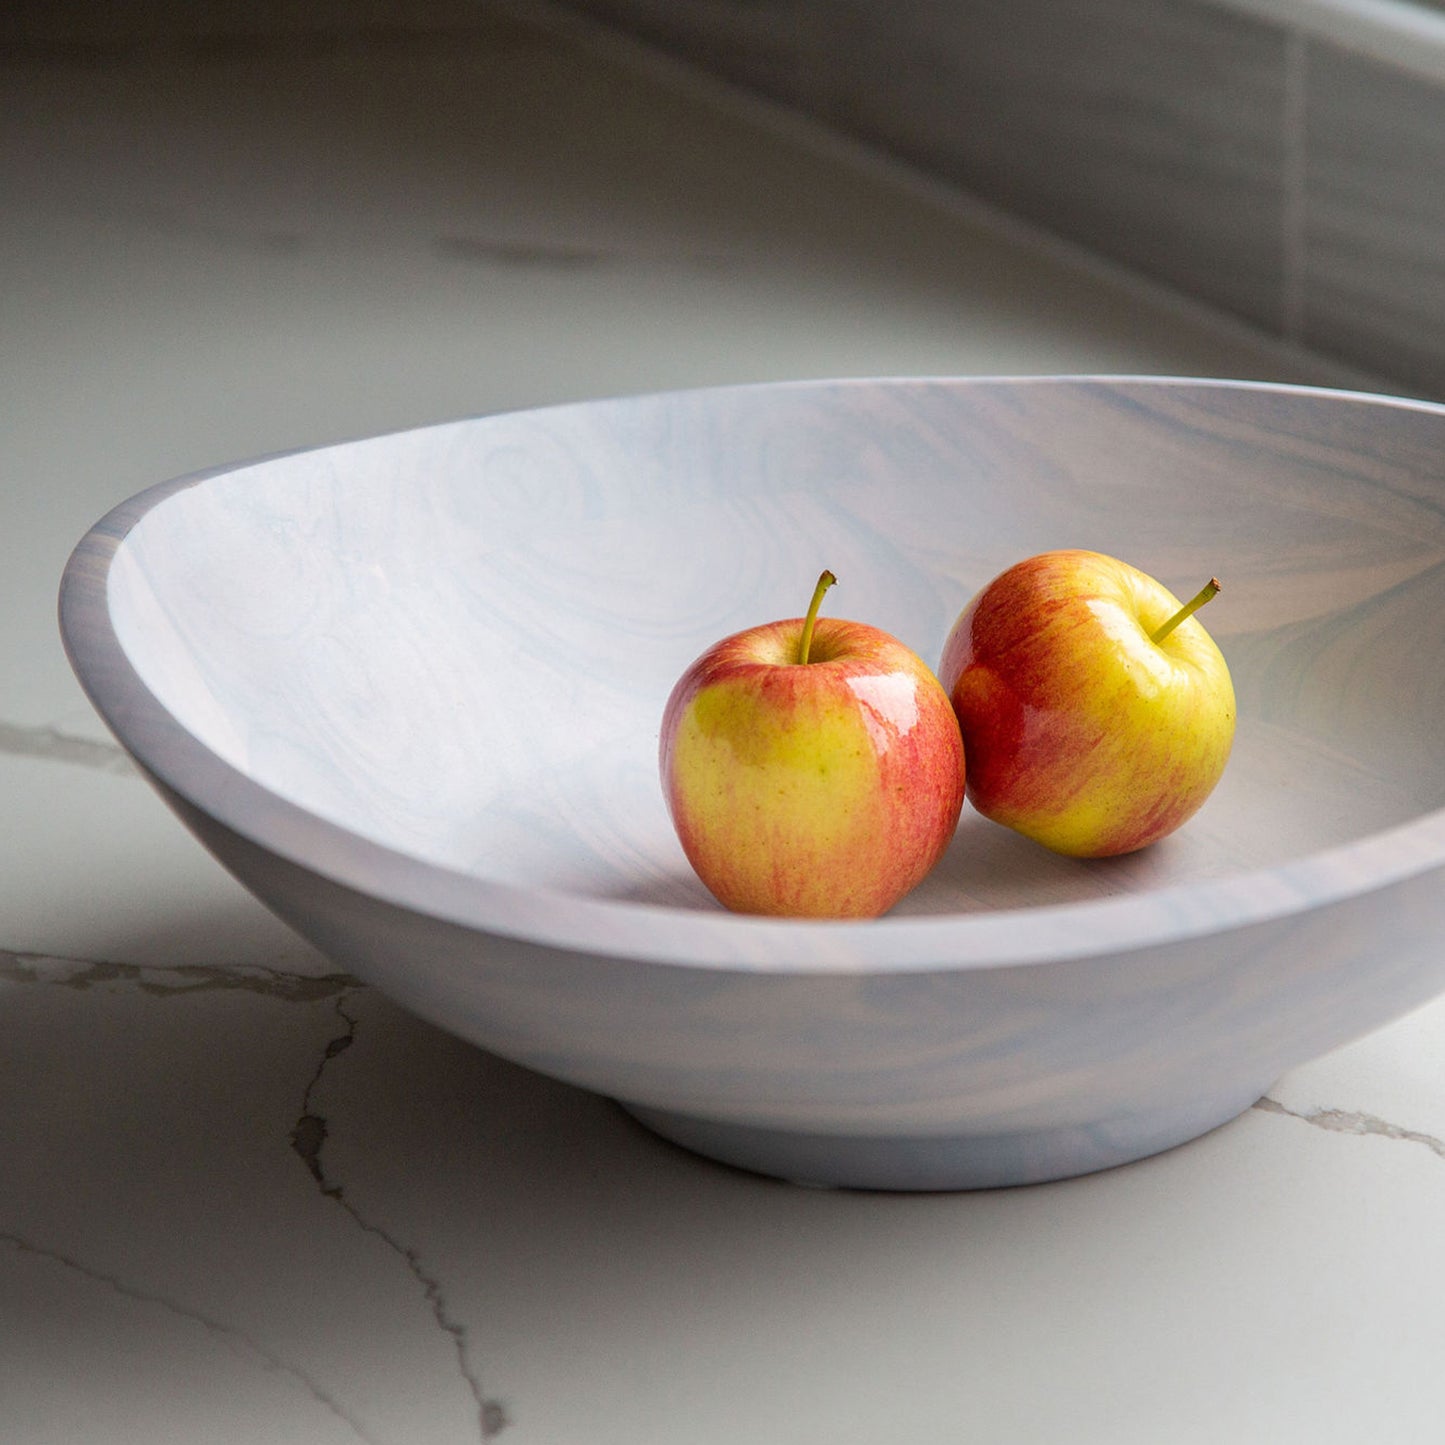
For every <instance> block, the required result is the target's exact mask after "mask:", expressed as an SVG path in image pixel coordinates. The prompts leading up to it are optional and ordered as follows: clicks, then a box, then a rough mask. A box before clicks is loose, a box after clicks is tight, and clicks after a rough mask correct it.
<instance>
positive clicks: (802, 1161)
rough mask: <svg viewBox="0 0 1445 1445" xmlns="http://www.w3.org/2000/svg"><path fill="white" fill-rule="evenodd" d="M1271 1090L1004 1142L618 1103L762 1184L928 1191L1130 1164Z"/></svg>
mask: <svg viewBox="0 0 1445 1445" xmlns="http://www.w3.org/2000/svg"><path fill="white" fill-rule="evenodd" d="M1267 1089H1268V1083H1265V1084H1262V1085H1260V1086H1259V1087H1258V1088H1250V1089H1245V1090H1231V1091H1230V1092H1229V1093H1228V1094H1227V1095H1214V1096H1209V1097H1207V1098H1196V1099H1190V1100H1188V1101H1187V1102H1185V1103H1183V1104H1178V1105H1175V1106H1173V1107H1170V1108H1165V1109H1153V1110H1148V1111H1145V1112H1141V1113H1135V1114H1129V1115H1125V1116H1123V1117H1119V1118H1113V1119H1105V1120H1101V1121H1099V1122H1097V1123H1092V1124H1074V1125H1068V1126H1065V1127H1061V1128H1053V1129H1030V1130H1021V1131H1019V1132H1017V1133H998V1134H916V1135H876V1134H815V1133H808V1132H803V1131H794V1130H790V1129H774V1128H766V1127H761V1126H758V1125H752V1124H736V1123H729V1122H727V1121H724V1120H719V1119H705V1118H700V1117H698V1116H697V1115H693V1114H677V1113H672V1112H671V1111H669V1110H666V1109H654V1108H649V1107H647V1106H645V1105H640V1104H629V1103H627V1102H626V1101H625V1100H620V1101H619V1102H620V1103H621V1105H622V1108H623V1109H625V1110H626V1111H627V1113H629V1114H631V1115H632V1117H633V1118H634V1119H636V1120H637V1121H638V1122H639V1123H640V1124H642V1125H643V1126H644V1127H646V1128H647V1129H650V1130H651V1131H652V1132H653V1133H655V1134H658V1135H660V1136H661V1137H662V1138H664V1139H667V1140H669V1141H670V1142H672V1143H674V1144H679V1145H681V1146H682V1147H683V1148H684V1149H687V1150H690V1151H691V1152H693V1153H695V1154H702V1155H705V1156H706V1157H707V1158H709V1159H715V1160H717V1161H718V1162H720V1163H723V1164H732V1165H735V1166H737V1167H738V1168H741V1169H747V1170H751V1171H752V1172H753V1173H756V1174H768V1175H772V1176H773V1177H775V1178H779V1179H785V1180H787V1181H788V1182H789V1183H793V1184H802V1185H807V1186H810V1187H813V1188H835V1189H880V1190H892V1191H910V1190H911V1191H921V1190H963V1189H998V1188H1003V1187H1006V1186H1010V1185H1017V1184H1042V1183H1046V1182H1048V1181H1049V1180H1054V1179H1068V1178H1072V1177H1073V1176H1075V1175H1078V1174H1092V1173H1094V1172H1096V1171H1097V1170H1100V1169H1112V1168H1114V1167H1115V1166H1117V1165H1120V1164H1129V1163H1132V1162H1133V1161H1135V1160H1137V1159H1144V1158H1147V1157H1148V1156H1149V1155H1151V1154H1159V1153H1162V1152H1163V1151H1164V1150H1166V1149H1172V1148H1175V1147H1176V1146H1177V1145H1180V1144H1185V1143H1188V1142H1189V1141H1190V1140H1191V1139H1197V1138H1198V1137H1199V1136H1200V1135H1202V1134H1207V1133H1209V1132H1210V1130H1212V1129H1217V1128H1218V1127H1219V1126H1220V1125H1221V1124H1226V1123H1228V1122H1229V1121H1230V1120H1231V1119H1234V1118H1236V1117H1237V1116H1238V1115H1240V1114H1242V1113H1243V1112H1244V1111H1245V1110H1246V1109H1248V1108H1249V1107H1250V1105H1251V1104H1253V1103H1254V1102H1255V1101H1256V1100H1257V1099H1259V1098H1260V1097H1261V1096H1262V1095H1263V1094H1264V1093H1265V1092H1266V1091H1267Z"/></svg>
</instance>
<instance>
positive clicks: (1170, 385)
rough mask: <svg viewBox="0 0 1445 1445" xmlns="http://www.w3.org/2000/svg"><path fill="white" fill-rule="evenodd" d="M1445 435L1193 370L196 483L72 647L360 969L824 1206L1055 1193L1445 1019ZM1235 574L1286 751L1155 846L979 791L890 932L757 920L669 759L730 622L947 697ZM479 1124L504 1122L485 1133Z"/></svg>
mask: <svg viewBox="0 0 1445 1445" xmlns="http://www.w3.org/2000/svg"><path fill="white" fill-rule="evenodd" d="M1442 504H1445V408H1440V407H1436V406H1432V405H1427V404H1416V403H1407V402H1401V401H1396V400H1390V399H1386V398H1379V397H1372V396H1367V395H1358V394H1347V393H1335V392H1325V391H1315V390H1309V389H1300V388H1285V387H1274V386H1267V385H1251V384H1235V383H1214V382H1196V381H1179V380H1168V379H1147V378H1145V379H1121V378H1112V379H1111V378H1095V379H1087V378H1083V379H1081V378H1051V379H1025V380H918V381H911V380H884V381H853V382H828V383H816V384H815V383H799V384H793V385H768V386H757V387H740V388H726V389H718V390H707V391H699V392H689V393H679V394H672V395H660V396H649V397H642V398H632V399H622V400H615V401H600V402H595V403H588V404H582V405H573V406H565V407H559V408H550V409H546V410H540V411H535V412H530V413H519V414H512V415H504V416H494V417H484V418H481V419H477V420H470V421H463V422H459V423H456V424H452V425H444V426H437V427H431V428H427V429H424V430H419V431H414V432H409V433H405V434H401V435H393V436H384V437H379V438H376V439H372V440H367V441H360V442H356V443H353V444H349V445H341V446H332V447H326V448H323V449H321V450H316V451H309V452H303V453H297V454H293V455H288V456H280V457H275V458H271V459H268V460H264V461H259V462H255V463H251V464H247V465H241V466H234V467H228V468H224V469H221V470H218V471H214V472H210V473H207V474H205V475H202V476H198V477H191V478H186V479H182V480H180V481H176V482H171V483H167V484H165V485H161V486H158V487H155V488H153V489H151V490H149V491H147V492H144V493H142V494H141V495H140V496H138V497H136V498H135V499H133V500H132V501H130V502H128V503H126V504H124V505H123V506H121V507H119V508H117V509H116V510H115V511H114V512H112V513H111V514H110V515H109V516H107V517H106V518H105V519H104V520H103V521H101V522H100V523H99V524H98V525H97V526H96V527H95V528H94V529H93V530H92V531H91V532H90V533H89V534H88V535H87V536H86V537H85V538H84V539H83V541H82V542H81V544H80V545H79V547H78V548H77V550H76V552H75V554H74V556H73V558H72V560H71V562H70V564H69V566H68V568H67V571H66V573H65V577H64V580H63V584H62V588H61V621H62V631H63V635H64V640H65V643H66V646H67V649H68V652H69V655H70V657H71V660H72V663H73V665H74V667H75V669H76V671H77V673H78V675H79V677H80V679H81V681H82V683H83V685H84V686H85V688H86V689H87V691H88V693H89V695H90V697H91V699H92V700H93V702H94V704H95V706H96V707H97V709H98V710H99V712H100V713H101V714H102V716H103V717H104V718H105V720H106V721H107V723H108V724H109V725H110V727H111V728H112V729H113V731H114V732H115V734H116V736H117V737H118V739H119V740H120V742H121V743H122V744H123V745H124V747H125V748H126V749H127V750H128V751H129V752H130V754H131V755H132V756H133V757H134V758H135V760H136V761H137V762H138V763H139V765H140V766H141V768H142V769H143V770H144V771H145V773H146V774H147V775H148V776H149V777H150V778H151V779H152V780H153V782H154V783H155V785H156V786H157V787H158V788H159V790H160V791H161V793H162V794H163V795H164V796H165V797H166V798H167V800H168V801H169V802H170V803H171V804H172V805H173V806H174V808H175V809H176V811H177V812H178V813H179V814H180V816H181V817H182V818H183V819H184V820H185V821H186V823H187V824H189V826H190V827H191V828H192V829H193V830H194V832H195V833H196V835H197V836H198V838H199V839H200V840H201V841H202V842H203V843H204V844H205V845H206V846H207V847H208V848H210V849H211V850H212V851H213V852H214V853H215V855H216V856H217V857H218V858H219V859H220V860H221V861H222V862H223V863H224V864H225V865H226V866H227V867H229V868H230V869H231V870H232V871H233V872H234V873H235V875H236V876H237V877H238V878H240V879H241V880H242V882H244V883H245V884H246V885H248V886H249V887H250V888H251V889H252V890H253V891H254V892H255V893H256V894H257V895H258V896H259V897H260V898H261V899H263V900H264V901H265V902H266V903H268V904H269V905H270V906H271V907H272V908H273V909H274V910H275V911H276V912H277V913H278V914H280V915H281V917H283V918H284V919H287V920H289V922H290V923H291V924H292V925H294V926H295V928H296V929H298V930H299V931H300V932H301V933H303V934H305V935H306V936H307V937H309V938H310V939H312V940H313V941H314V942H315V943H316V944H318V945H319V946H320V947H321V948H322V949H323V950H325V951H326V952H327V953H329V954H330V955H331V956H332V957H333V958H334V959H335V960H336V961H337V962H338V963H339V964H341V965H343V966H345V967H346V968H348V969H350V970H352V971H354V972H355V973H356V974H357V975H359V976H361V977H362V978H364V979H367V980H370V981H371V982H373V983H374V984H375V985H376V986H377V987H379V988H381V989H382V990H384V991H385V992H387V993H388V994H390V995H391V996H392V997H394V998H395V999H397V1000H398V1001H400V1002H401V1003H403V1004H405V1005H407V1006H409V1007H410V1008H412V1009H414V1010H415V1011H416V1012H417V1013H419V1014H421V1015H423V1016H425V1017H426V1018H428V1019H431V1020H433V1021H435V1022H436V1023H437V1024H440V1025H441V1026H443V1027H444V1028H446V1029H449V1030H452V1031H454V1032H456V1033H457V1034H459V1035H462V1036H463V1037H465V1038H467V1039H470V1040H473V1041H475V1042H476V1043H477V1044H479V1045H481V1046H483V1047H485V1048H487V1049H490V1050H494V1051H495V1052H496V1053H498V1054H500V1055H504V1056H506V1057H507V1058H510V1059H513V1060H516V1061H519V1062H520V1063H522V1064H525V1065H528V1066H530V1067H532V1068H534V1069H537V1070H540V1071H542V1072H544V1073H547V1074H551V1075H554V1076H556V1077H558V1078H561V1079H566V1080H570V1081H572V1082H575V1083H577V1084H580V1085H582V1086H584V1087H586V1088H588V1089H592V1090H597V1091H600V1092H602V1093H604V1094H607V1095H610V1096H612V1097H613V1098H615V1099H617V1100H618V1101H620V1102H621V1103H622V1104H623V1105H624V1106H625V1107H626V1108H628V1109H629V1110H631V1111H632V1112H633V1113H634V1114H635V1115H636V1116H637V1117H638V1118H639V1119H641V1120H643V1121H644V1122H645V1123H646V1124H648V1125H649V1126H651V1127H652V1128H653V1129H655V1130H657V1131H658V1132H660V1133H662V1134H664V1135H666V1136H668V1137H670V1138H672V1139H674V1140H676V1141H678V1142H680V1143H682V1144H684V1145H686V1146H688V1147H690V1148H692V1149H694V1150H697V1151H700V1152H702V1153H705V1154H709V1155H712V1156H714V1157H716V1158H719V1159H722V1160H727V1161H730V1162H733V1163H737V1164H741V1165H743V1166H745V1167H749V1168H752V1169H756V1170H761V1171H765V1172H769V1173H774V1174H778V1175H781V1176H784V1177H787V1178H793V1179H798V1180H805V1181H809V1182H818V1183H832V1184H843V1185H857V1186H864V1187H880V1188H890V1189H912V1188H960V1187H977V1186H990V1185H1002V1184H1017V1183H1024V1182H1029V1181H1038V1180H1044V1179H1052V1178H1058V1177H1062V1176H1066V1175H1070V1174H1076V1173H1081V1172H1085V1171H1088V1170H1094V1169H1099V1168H1103V1167H1106V1166H1109V1165H1114V1164H1119V1163H1122V1162H1125V1161H1128V1160H1132V1159H1136V1158H1139V1157H1142V1156H1144V1155H1147V1154H1149V1153H1152V1152H1154V1151H1157V1150H1160V1149H1163V1148H1166V1147H1169V1146H1172V1145H1175V1144H1179V1143H1181V1142H1183V1141H1185V1140H1187V1139H1191V1138H1193V1137H1195V1136H1197V1135H1198V1134H1200V1133H1202V1132H1204V1131H1206V1130H1208V1129H1210V1128H1212V1127H1214V1126H1216V1125H1218V1124H1221V1123H1223V1122H1224V1121H1225V1120H1227V1119H1229V1118H1231V1117H1233V1116H1234V1115H1235V1114H1237V1113H1238V1112H1239V1111H1240V1110H1242V1109H1244V1108H1246V1107H1247V1106H1248V1105H1249V1104H1250V1103H1251V1102H1253V1101H1254V1100H1255V1099H1256V1098H1257V1097H1258V1096H1259V1095H1260V1094H1261V1093H1262V1092H1263V1091H1265V1090H1266V1089H1267V1087H1268V1086H1269V1085H1270V1083H1271V1082H1272V1081H1273V1080H1274V1079H1275V1078H1276V1077H1277V1076H1278V1075H1279V1074H1280V1073H1281V1072H1283V1071H1284V1070H1287V1069H1289V1068H1290V1067H1291V1066H1293V1065H1296V1064H1299V1063H1301V1062H1302V1061H1304V1060H1306V1059H1309V1058H1311V1057H1312V1056H1315V1055H1318V1054H1320V1053H1322V1052H1324V1051H1326V1050H1329V1049H1331V1048H1333V1047H1336V1046H1337V1045H1340V1044H1342V1043H1344V1042H1346V1041H1347V1040H1349V1039H1351V1038H1353V1037H1355V1036H1357V1035H1359V1034H1361V1033H1363V1032H1365V1031H1367V1030H1369V1029H1371V1028H1373V1027H1375V1026H1377V1025H1380V1024H1383V1023H1385V1022H1386V1021H1388V1020H1389V1019H1391V1018H1393V1017H1395V1016H1397V1015H1399V1014H1401V1013H1402V1012H1404V1011H1406V1010H1408V1009H1410V1008H1411V1007H1413V1006H1415V1005H1417V1004H1419V1003H1421V1002H1423V1001H1425V1000H1426V999H1427V998H1429V997H1431V996H1432V995H1433V994H1435V993H1436V992H1438V991H1439V990H1440V989H1441V988H1442V987H1445V949H1442V946H1441V938H1442V923H1445V886H1442V877H1441V866H1442V862H1445V811H1442V809H1445V748H1442V746H1441V736H1440V734H1441V722H1440V720H1441V718H1442V717H1445V624H1442V619H1445V512H1442ZM1062 546H1080V547H1089V548H1094V549H1097V550H1101V551H1105V552H1110V553H1114V554H1116V555H1119V556H1122V557H1124V558H1125V559H1127V560H1129V561H1131V562H1133V563H1135V564H1136V565H1138V566H1140V567H1142V568H1144V569H1145V570H1147V571H1149V572H1152V573H1154V574H1155V575H1157V576H1159V577H1160V578H1161V579H1162V580H1164V581H1165V582H1166V583H1168V584H1170V585H1172V586H1173V587H1174V589H1175V590H1176V591H1185V592H1192V591H1193V590H1194V589H1195V588H1196V587H1197V586H1198V585H1199V584H1200V583H1202V582H1203V581H1204V580H1205V579H1206V578H1207V577H1208V576H1209V575H1210V574H1211V573H1217V574H1219V575H1220V576H1221V577H1222V578H1223V580H1224V583H1225V591H1224V593H1223V595H1222V596H1221V597H1220V598H1219V599H1218V600H1217V601H1216V602H1215V603H1213V604H1212V606H1211V609H1210V613H1209V616H1208V618H1207V621H1208V624H1209V626H1210V630H1211V632H1212V633H1213V634H1214V636H1215V637H1216V639H1217V640H1218V641H1219V642H1220V644H1221V646H1222V648H1223V649H1224V651H1225V653H1226V655H1227V657H1228V659H1229V661H1230V664H1231V667H1232V670H1233V674H1234V679H1235V683H1236V688H1237V692H1238V697H1239V708H1240V720H1239V729H1238V738H1237V742H1236V747H1235V754H1234V757H1233V759H1232V761H1231V764H1230V768H1229V771H1228V773H1227V775H1226V777H1225V779H1224V781H1223V782H1222V783H1221V785H1220V786H1219V788H1218V790H1217V791H1216V793H1215V794H1214V796H1213V797H1212V798H1211V800H1210V801H1209V803H1208V804H1206V806H1205V808H1204V810H1203V811H1202V812H1201V813H1200V814H1199V815H1197V817H1196V818H1195V819H1193V820H1192V821H1191V822H1190V823H1189V824H1188V825H1187V826H1186V827H1185V828H1184V829H1183V830H1182V831H1181V832H1179V833H1177V834H1176V835H1174V836H1173V837H1172V838H1170V839H1168V840H1166V841H1165V842H1164V843H1161V844H1160V845H1158V846H1156V847H1155V848H1153V849H1151V850H1148V851H1147V852H1144V853H1141V854H1138V855H1135V856H1132V857H1128V858H1122V859H1115V860H1109V861H1100V862H1093V863H1090V862H1079V861H1075V860H1065V859H1061V858H1057V857H1054V856H1053V855H1051V854H1048V853H1045V852H1044V851H1042V850H1041V849H1039V848H1037V847H1036V846H1034V845H1033V844H1030V843H1027V842H1026V841H1024V840H1022V839H1020V838H1017V837H1015V836H1014V835H1013V834H1011V833H1008V832H1006V831H1004V830H1002V829H1000V828H997V827H995V826H993V825H991V824H989V823H986V822H984V821H983V820H982V819H980V818H978V817H977V816H976V815H974V814H973V813H972V812H971V811H970V810H968V809H965V814H964V818H963V821H962V823H961V825H960V828H959V831H958V835H957V838H956V840H955V842H954V844H953V846H952V848H951V850H950V852H949V853H948V854H947V856H946V857H945V859H944V861H943V862H942V864H941V865H940V866H939V868H938V870H937V871H936V872H935V873H934V874H933V875H932V876H931V877H930V878H929V879H928V880H927V882H926V883H925V884H924V885H923V886H922V887H921V888H920V889H919V890H918V891H917V892H916V893H915V894H914V895H912V896H911V897H910V898H909V899H907V900H906V901H905V902H904V903H903V904H901V905H900V906H899V907H898V908H897V909H896V910H895V911H894V912H893V913H892V914H891V915H889V916H888V917H886V918H883V919H880V920H877V921H873V922H868V923H826V922H825V923H819V922H802V921H788V920H781V921H775V920H762V919H755V918H744V917H739V916H735V915H730V914H727V913H724V912H722V911H721V910H720V909H719V908H718V907H717V906H716V905H715V904H714V903H713V902H712V901H711V900H710V898H709V896H708V895H707V894H706V892H705V891H704V890H703V888H702V887H701V885H700V884H699V883H698V882H697V880H696V879H695V878H694V877H693V876H692V874H691V872H690V870H689V868H688V866H687V863H686V862H685V860H684V858H683V855H682V853H681V851H680V849H679V847H678V845H677V842H676V840H675V837H674V835H673V832H672V829H671V826H670V824H669V822H668V818H667V815H666V812H665V809H664V804H663V800H662V797H661V794H660V791H659V786H658V781H657V772H656V751H657V739H658V725H659V721H660V717H661V713H662V707H663V703H664V700H665V698H666V696H667V693H668V691H669V689H670V687H671V685H672V683H673V682H674V680H675V679H676V677H677V676H678V674H679V673H680V672H681V671H682V669H683V668H684V667H685V665H686V664H687V663H688V662H689V661H691V659H692V658H693V657H694V656H695V655H696V654H697V653H698V652H700V651H701V650H702V649H703V648H704V647H705V646H707V645H708V644H709V643H711V642H713V641H714V640H716V639H717V638H719V637H721V636H722V635H724V634H726V633H728V632H731V631H733V630H736V629H738V628H741V627H744V626H747V625H750V624H752V623H755V622H759V621H763V620H767V619H771V618H774V617H781V616H796V615H797V614H798V613H800V612H801V611H802V609H803V605H804V603H805V602H806V599H807V595H808V593H809V591H810V590H811V587H812V583H813V581H814V579H815V577H816V575H817V573H818V571H819V570H820V569H821V568H822V567H823V566H824V565H827V566H830V567H831V568H832V569H833V570H834V571H835V572H836V573H837V574H838V576H839V578H840V582H839V585H838V587H837V588H836V589H835V590H834V591H833V592H832V593H831V594H830V596H829V599H828V601H829V610H830V611H832V612H834V613H836V614H838V615H847V616H853V617H856V618H859V619H862V620H866V621H869V622H872V623H875V624H877V625H879V626H881V627H884V628H886V629H887V630H889V631H891V632H893V633H895V634H897V635H898V636H899V637H901V638H902V639H904V640H905V641H906V642H908V643H909V644H910V645H911V646H913V647H914V648H915V649H916V650H917V651H918V652H920V653H921V654H922V655H923V656H924V658H925V659H927V660H928V661H929V662H930V663H933V664H935V665H936V663H937V660H938V656H939V652H940V649H941V647H942V643H943V640H944V637H945V635H946V633H947V631H948V628H949V626H950V624H951V623H952V621H953V619H954V616H955V615H956V613H957V612H958V610H959V609H960V608H961V607H962V605H963V604H964V602H965V601H966V600H967V599H968V598H969V596H970V595H971V594H972V593H973V592H974V590H975V589H976V588H977V587H979V586H980V585H981V584H982V583H983V582H985V581H986V580H988V579H989V578H990V577H991V576H993V575H994V574H995V573H996V572H998V571H999V570H1000V569H1002V568H1003V567H1004V566H1006V565H1007V564H1009V563H1010V562H1013V561H1015V560H1017V559H1018V558H1021V557H1023V556H1026V555H1028V554H1030V553H1033V552H1037V551H1040V550H1043V549H1046V548H1051V547H1062ZM486 1106H487V1105H486V1100H485V1099H478V1100H477V1107H478V1108H479V1109H484V1108H486Z"/></svg>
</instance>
